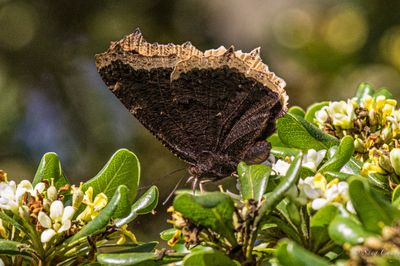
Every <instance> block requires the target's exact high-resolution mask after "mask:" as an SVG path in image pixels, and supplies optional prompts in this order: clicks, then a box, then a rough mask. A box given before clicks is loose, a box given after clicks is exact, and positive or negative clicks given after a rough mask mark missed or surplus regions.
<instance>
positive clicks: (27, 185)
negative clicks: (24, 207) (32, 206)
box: [15, 180, 46, 199]
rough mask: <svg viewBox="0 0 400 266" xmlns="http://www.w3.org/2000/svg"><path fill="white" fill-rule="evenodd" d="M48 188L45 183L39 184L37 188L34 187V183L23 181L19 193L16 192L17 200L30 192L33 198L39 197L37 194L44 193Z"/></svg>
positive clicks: (19, 185)
mask: <svg viewBox="0 0 400 266" xmlns="http://www.w3.org/2000/svg"><path fill="white" fill-rule="evenodd" d="M45 188H46V185H45V184H44V183H43V182H40V183H38V184H37V185H36V186H35V187H33V186H32V183H31V182H30V181H28V180H22V181H21V182H20V183H19V184H18V186H17V191H16V192H15V196H16V198H17V199H20V198H21V197H22V195H24V194H25V192H28V193H29V194H31V195H32V196H37V194H40V193H42V192H43V191H44V190H45Z"/></svg>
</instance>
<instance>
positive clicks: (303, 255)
mask: <svg viewBox="0 0 400 266" xmlns="http://www.w3.org/2000/svg"><path fill="white" fill-rule="evenodd" d="M276 256H277V258H278V261H279V263H280V265H282V266H310V265H312V266H329V265H330V264H329V263H328V262H327V261H326V260H325V259H323V258H321V257H318V256H317V255H315V254H313V253H311V252H310V251H308V250H306V249H304V248H303V247H301V246H299V245H297V244H296V243H294V242H292V241H288V240H284V241H280V243H279V246H278V249H277V252H276Z"/></svg>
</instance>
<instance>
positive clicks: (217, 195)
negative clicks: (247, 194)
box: [173, 192, 236, 246]
mask: <svg viewBox="0 0 400 266" xmlns="http://www.w3.org/2000/svg"><path fill="white" fill-rule="evenodd" d="M173 206H174V209H175V210H176V211H178V212H180V213H182V214H183V216H184V217H185V218H187V219H189V220H191V221H192V222H194V223H195V224H197V225H200V226H203V227H205V228H210V229H211V230H213V231H214V232H217V233H219V234H220V235H222V236H224V237H226V239H227V240H228V241H229V242H230V243H231V244H232V245H233V246H236V239H235V235H234V233H233V221H232V216H233V212H234V205H233V201H232V199H231V198H230V197H229V196H228V195H226V194H224V193H221V192H207V193H202V194H200V195H191V194H187V193H185V194H180V195H178V196H176V198H175V200H174V203H173Z"/></svg>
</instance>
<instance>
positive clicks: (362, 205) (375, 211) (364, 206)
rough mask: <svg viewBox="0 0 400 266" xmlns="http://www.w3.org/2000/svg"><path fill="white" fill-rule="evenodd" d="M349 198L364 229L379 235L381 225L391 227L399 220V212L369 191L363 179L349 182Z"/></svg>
mask: <svg viewBox="0 0 400 266" xmlns="http://www.w3.org/2000/svg"><path fill="white" fill-rule="evenodd" d="M349 196H350V199H351V202H352V203H353V206H354V209H355V210H356V211H357V215H358V217H359V218H360V221H361V222H362V224H363V225H364V227H365V229H366V230H368V231H370V232H374V233H377V234H379V233H380V232H381V229H382V227H383V225H389V226H390V225H392V223H393V222H394V221H395V220H396V219H398V218H400V210H398V209H397V208H395V207H394V206H392V205H391V204H390V203H389V202H387V201H386V200H384V199H383V198H382V197H381V196H380V195H378V194H376V192H375V191H373V190H371V189H370V187H369V185H368V183H367V182H366V180H365V179H363V178H359V177H352V178H351V179H350V180H349Z"/></svg>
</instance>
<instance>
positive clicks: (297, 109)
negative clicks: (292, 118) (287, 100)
mask: <svg viewBox="0 0 400 266" xmlns="http://www.w3.org/2000/svg"><path fill="white" fill-rule="evenodd" d="M288 113H291V114H294V115H298V116H301V117H304V115H305V114H306V112H304V110H303V108H301V107H300V106H292V107H290V108H289V110H288Z"/></svg>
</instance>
